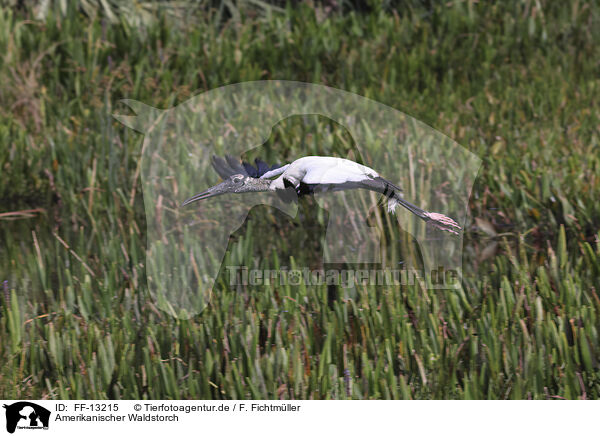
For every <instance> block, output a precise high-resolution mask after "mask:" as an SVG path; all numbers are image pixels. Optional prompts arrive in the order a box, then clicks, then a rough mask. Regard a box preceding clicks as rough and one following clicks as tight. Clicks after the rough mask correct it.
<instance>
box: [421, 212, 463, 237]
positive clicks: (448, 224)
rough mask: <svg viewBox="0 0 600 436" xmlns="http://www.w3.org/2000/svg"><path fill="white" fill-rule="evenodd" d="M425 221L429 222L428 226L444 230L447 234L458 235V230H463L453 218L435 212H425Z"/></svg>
mask: <svg viewBox="0 0 600 436" xmlns="http://www.w3.org/2000/svg"><path fill="white" fill-rule="evenodd" d="M423 215H424V217H425V218H424V219H425V221H427V224H429V225H432V226H433V227H435V228H438V229H440V230H444V231H446V232H450V233H454V234H455V235H458V230H461V228H460V226H459V225H458V223H457V222H456V221H454V220H453V219H452V218H450V217H448V216H446V215H444V214H441V213H435V212H425V213H424V214H423Z"/></svg>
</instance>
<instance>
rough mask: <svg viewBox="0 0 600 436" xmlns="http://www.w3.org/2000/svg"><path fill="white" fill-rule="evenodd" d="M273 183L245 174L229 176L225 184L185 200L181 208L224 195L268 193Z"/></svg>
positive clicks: (222, 183)
mask: <svg viewBox="0 0 600 436" xmlns="http://www.w3.org/2000/svg"><path fill="white" fill-rule="evenodd" d="M270 183H271V181H270V180H267V179H256V178H254V177H250V176H247V175H244V174H234V175H232V176H229V177H228V178H227V179H225V180H224V181H223V182H221V183H219V184H218V185H215V186H213V187H212V188H209V189H207V190H206V191H204V192H201V193H200V194H196V195H194V196H193V197H190V198H188V199H187V200H185V201H184V202H183V203H182V204H181V206H186V205H188V204H190V203H193V202H195V201H198V200H205V199H207V198H211V197H216V196H218V195H223V194H242V193H245V192H262V191H268V190H269V185H270Z"/></svg>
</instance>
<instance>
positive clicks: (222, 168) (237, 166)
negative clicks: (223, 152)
mask: <svg viewBox="0 0 600 436" xmlns="http://www.w3.org/2000/svg"><path fill="white" fill-rule="evenodd" d="M212 165H213V168H214V169H215V171H216V172H217V173H218V174H219V176H221V178H222V179H226V178H227V177H230V176H233V175H234V174H243V175H245V176H250V177H253V178H255V179H258V178H260V177H261V176H262V175H264V174H266V173H268V172H269V171H273V170H275V169H277V168H279V167H281V165H278V164H275V165H273V166H269V165H268V164H267V163H266V162H265V161H263V160H261V159H259V158H256V159H254V166H253V165H252V164H250V163H248V162H240V161H239V160H237V159H236V158H235V157H233V156H229V155H227V156H225V157H224V158H222V157H219V156H213V158H212Z"/></svg>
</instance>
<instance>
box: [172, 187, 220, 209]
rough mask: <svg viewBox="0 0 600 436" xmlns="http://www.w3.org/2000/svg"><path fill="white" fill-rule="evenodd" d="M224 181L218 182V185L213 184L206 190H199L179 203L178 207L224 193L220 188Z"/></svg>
mask: <svg viewBox="0 0 600 436" xmlns="http://www.w3.org/2000/svg"><path fill="white" fill-rule="evenodd" d="M225 183H226V182H223V183H219V184H218V185H215V186H213V187H212V188H208V189H207V190H206V191H204V192H201V193H200V194H196V195H194V196H193V197H190V198H188V199H187V200H185V201H184V202H183V203H181V206H179V207H183V206H187V205H188V204H190V203H193V202H195V201H199V200H205V199H207V198H211V197H216V196H217V195H222V194H225V192H223V190H221V189H220V188H221V185H223V184H225Z"/></svg>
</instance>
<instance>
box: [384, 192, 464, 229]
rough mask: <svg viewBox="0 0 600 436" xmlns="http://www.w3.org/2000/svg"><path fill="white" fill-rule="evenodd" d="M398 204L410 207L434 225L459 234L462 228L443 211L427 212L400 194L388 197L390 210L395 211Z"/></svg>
mask: <svg viewBox="0 0 600 436" xmlns="http://www.w3.org/2000/svg"><path fill="white" fill-rule="evenodd" d="M398 205H400V206H402V207H404V208H406V209H408V210H409V211H411V212H412V213H414V214H415V215H416V216H418V217H419V218H421V219H422V220H423V221H425V222H426V223H428V224H431V225H432V226H434V227H437V228H438V229H440V230H444V231H446V232H450V233H454V234H455V235H458V230H461V228H460V226H459V225H458V223H457V222H456V221H454V220H453V219H452V218H450V217H448V216H446V215H443V214H441V213H435V212H427V211H425V210H423V209H421V208H420V207H417V206H415V205H414V204H412V203H409V202H408V201H406V200H405V199H404V198H402V197H400V196H399V195H398V194H396V195H394V196H393V197H390V198H389V199H388V212H390V213H395V211H396V207H397V206H398Z"/></svg>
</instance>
